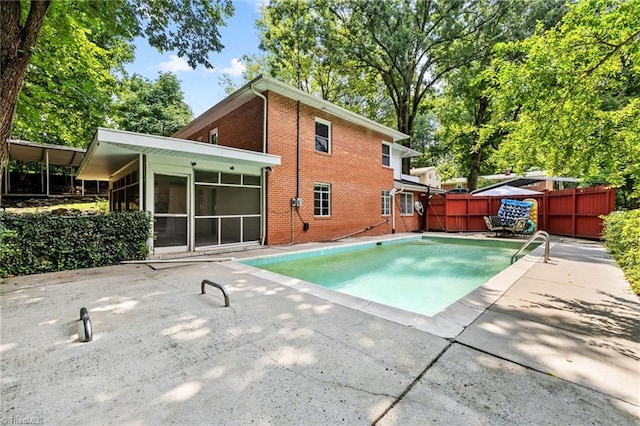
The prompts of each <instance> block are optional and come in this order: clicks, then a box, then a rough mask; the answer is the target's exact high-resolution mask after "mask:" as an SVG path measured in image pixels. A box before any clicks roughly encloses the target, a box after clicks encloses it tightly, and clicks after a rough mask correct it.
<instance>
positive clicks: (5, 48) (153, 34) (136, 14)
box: [0, 0, 233, 184]
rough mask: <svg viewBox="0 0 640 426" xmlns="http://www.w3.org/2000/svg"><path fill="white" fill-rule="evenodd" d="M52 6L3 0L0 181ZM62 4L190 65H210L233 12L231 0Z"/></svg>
mask: <svg viewBox="0 0 640 426" xmlns="http://www.w3.org/2000/svg"><path fill="white" fill-rule="evenodd" d="M61 3H62V2H61ZM51 4H52V1H50V0H31V1H30V2H28V1H26V0H23V1H19V0H8V1H2V2H0V28H2V31H0V93H1V94H2V103H1V104H0V184H1V179H2V171H3V169H4V166H5V163H6V160H7V140H8V138H9V135H10V133H11V126H12V123H13V118H14V114H15V110H16V104H17V101H18V95H19V93H20V91H21V90H22V86H23V81H24V77H25V73H26V71H27V68H28V66H29V63H30V61H31V58H32V54H33V52H34V49H35V47H36V42H37V40H38V36H39V34H40V30H41V28H42V26H43V23H45V22H46V21H45V16H46V14H47V11H48V9H49V8H50V6H51ZM62 4H63V5H64V7H65V8H67V9H68V12H69V13H71V14H74V15H75V14H77V15H82V14H85V15H88V16H91V17H95V18H96V21H99V22H101V24H102V25H103V26H104V31H105V32H115V33H117V34H122V35H123V37H125V38H126V39H127V40H129V41H132V40H133V38H134V37H135V36H138V35H145V36H146V37H147V39H148V41H149V44H150V45H151V46H154V47H156V48H158V49H160V50H162V51H163V50H175V51H176V53H177V54H178V56H181V57H186V58H187V61H188V63H189V65H191V66H192V67H195V66H196V65H198V64H202V65H204V66H206V67H209V68H210V67H211V64H210V63H209V60H208V58H207V56H208V54H209V52H211V51H220V49H221V48H222V44H221V43H220V34H219V33H218V30H217V28H218V27H219V26H220V25H224V18H226V17H228V16H231V15H232V14H233V6H232V4H231V0H217V1H216V2H215V3H212V2H210V1H208V0H153V1H152V0H94V1H90V2H89V1H87V2H64V3H62ZM61 7H63V6H61ZM67 48H69V49H73V48H74V46H67Z"/></svg>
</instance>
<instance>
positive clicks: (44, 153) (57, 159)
mask: <svg viewBox="0 0 640 426" xmlns="http://www.w3.org/2000/svg"><path fill="white" fill-rule="evenodd" d="M8 148H9V159H10V160H15V161H33V162H35V163H46V162H47V160H48V161H49V164H57V165H63V166H73V167H77V166H78V165H80V162H81V161H82V157H84V153H85V150H84V149H82V148H74V147H71V146H64V145H51V144H46V143H37V142H30V141H22V140H17V139H9V144H8Z"/></svg>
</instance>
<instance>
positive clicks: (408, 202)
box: [398, 193, 413, 216]
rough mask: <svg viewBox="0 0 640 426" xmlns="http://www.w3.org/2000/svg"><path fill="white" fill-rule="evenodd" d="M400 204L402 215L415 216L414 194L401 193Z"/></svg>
mask: <svg viewBox="0 0 640 426" xmlns="http://www.w3.org/2000/svg"><path fill="white" fill-rule="evenodd" d="M398 195H399V199H398V202H399V203H400V214H401V215H405V216H406V215H413V194H412V193H400V194H398Z"/></svg>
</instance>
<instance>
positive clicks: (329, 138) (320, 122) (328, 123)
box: [313, 117, 331, 154]
mask: <svg viewBox="0 0 640 426" xmlns="http://www.w3.org/2000/svg"><path fill="white" fill-rule="evenodd" d="M318 123H319V124H323V125H325V126H327V135H328V136H327V151H322V150H319V149H318V148H317V147H316V138H318V137H320V138H323V139H324V136H318V133H317V131H316V125H317V124H318ZM313 135H314V138H313V147H314V149H315V150H316V152H321V153H323V154H331V122H330V121H327V120H323V119H322V118H319V117H315V120H314V122H313Z"/></svg>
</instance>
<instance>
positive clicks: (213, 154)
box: [78, 128, 280, 180]
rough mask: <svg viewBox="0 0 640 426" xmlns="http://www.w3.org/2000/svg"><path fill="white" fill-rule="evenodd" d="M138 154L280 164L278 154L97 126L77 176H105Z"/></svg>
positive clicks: (92, 177)
mask: <svg viewBox="0 0 640 426" xmlns="http://www.w3.org/2000/svg"><path fill="white" fill-rule="evenodd" d="M140 154H147V155H158V156H164V157H170V158H181V159H187V160H191V161H208V162H215V163H221V164H225V165H228V164H230V163H231V164H235V165H244V166H253V167H268V166H277V165H280V157H279V156H277V155H270V154H263V153H261V152H254V151H246V150H243V149H237V148H229V147H225V146H220V145H210V144H207V143H202V142H195V141H188V140H183V139H176V138H168V137H164V136H153V135H146V134H143V133H135V132H125V131H122V130H113V129H104V128H98V130H97V131H96V133H95V135H94V137H93V140H92V141H91V145H89V149H88V151H87V154H86V155H85V157H84V159H83V161H82V163H81V164H80V168H79V170H78V178H79V179H86V180H107V179H109V177H111V176H113V175H115V174H116V173H118V172H119V171H120V170H122V169H123V168H125V167H127V166H128V165H129V164H131V163H132V162H133V161H137V159H138V157H139V155H140Z"/></svg>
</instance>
